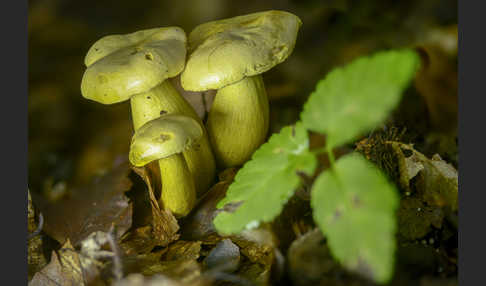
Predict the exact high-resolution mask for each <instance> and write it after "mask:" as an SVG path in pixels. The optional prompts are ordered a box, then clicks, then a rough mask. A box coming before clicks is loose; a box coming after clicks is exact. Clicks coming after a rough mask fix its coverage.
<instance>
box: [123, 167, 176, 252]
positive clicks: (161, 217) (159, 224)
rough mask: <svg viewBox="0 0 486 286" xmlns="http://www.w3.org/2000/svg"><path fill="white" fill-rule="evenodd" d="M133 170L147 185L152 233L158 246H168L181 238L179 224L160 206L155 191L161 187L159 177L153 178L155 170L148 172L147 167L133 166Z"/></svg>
mask: <svg viewBox="0 0 486 286" xmlns="http://www.w3.org/2000/svg"><path fill="white" fill-rule="evenodd" d="M151 166H153V165H151ZM132 169H133V171H135V173H137V175H139V176H140V177H141V178H142V179H143V181H144V182H145V184H146V185H147V189H148V192H149V197H150V205H151V208H152V233H153V236H154V238H155V239H156V245H160V246H167V245H169V243H171V242H172V241H175V240H177V239H178V238H179V234H177V231H178V230H179V224H178V223H177V220H176V218H175V217H174V216H173V215H172V213H171V212H170V211H169V210H164V209H161V208H160V206H159V203H158V200H157V198H156V196H155V193H154V189H157V185H159V186H160V183H159V184H157V176H152V174H155V172H154V171H153V169H148V170H147V168H145V167H141V168H139V167H135V166H132ZM152 178H156V179H155V180H154V179H152Z"/></svg>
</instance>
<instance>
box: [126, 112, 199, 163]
mask: <svg viewBox="0 0 486 286" xmlns="http://www.w3.org/2000/svg"><path fill="white" fill-rule="evenodd" d="M202 135H203V130H202V127H201V125H200V124H199V123H198V122H197V121H196V120H194V119H193V118H191V117H188V116H183V115H175V114H166V115H162V116H161V117H159V118H157V119H154V120H151V121H149V122H147V123H145V124H144V125H143V126H142V127H140V128H139V129H138V130H137V131H135V134H134V135H133V137H132V142H131V145H130V153H129V155H128V157H129V159H130V162H131V163H132V164H133V165H134V166H138V167H140V166H144V165H146V164H148V163H150V162H152V161H154V160H158V159H162V158H165V157H168V156H171V155H174V154H177V153H181V152H182V151H184V149H185V148H187V147H189V146H191V145H192V143H193V142H194V141H196V140H198V139H199V138H200V137H201V136H202Z"/></svg>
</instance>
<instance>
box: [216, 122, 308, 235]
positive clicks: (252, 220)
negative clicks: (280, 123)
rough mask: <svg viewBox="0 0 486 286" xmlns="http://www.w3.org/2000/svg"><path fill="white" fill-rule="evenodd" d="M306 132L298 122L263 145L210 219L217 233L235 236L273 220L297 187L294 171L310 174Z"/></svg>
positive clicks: (296, 176)
mask: <svg viewBox="0 0 486 286" xmlns="http://www.w3.org/2000/svg"><path fill="white" fill-rule="evenodd" d="M308 145H309V139H308V135H307V131H306V130H305V129H304V127H303V126H302V123H300V122H298V123H297V124H296V125H295V126H288V127H284V128H283V129H282V130H281V131H280V133H278V134H274V135H273V136H272V137H271V138H270V140H269V141H268V142H267V143H265V144H263V145H262V146H261V147H260V148H259V149H258V150H257V151H256V152H255V153H254V154H253V157H252V159H251V160H250V161H248V162H247V163H246V164H245V165H244V166H243V168H241V169H240V170H239V172H238V173H237V174H236V176H235V181H234V182H233V184H231V185H230V187H229V188H228V191H227V193H226V197H225V198H224V199H223V200H221V201H220V202H219V203H218V205H217V207H218V208H222V207H223V206H225V205H227V204H231V205H233V206H232V207H229V206H226V208H232V209H234V208H235V206H236V210H234V211H233V212H228V211H222V212H221V213H219V214H218V215H217V216H216V218H215V219H214V221H213V222H214V225H215V227H216V229H217V230H218V232H219V233H221V234H235V233H239V232H241V231H242V230H244V229H245V228H246V229H250V228H253V227H257V226H258V225H259V224H260V222H268V221H271V220H272V219H273V218H275V217H276V216H277V215H278V214H279V213H280V212H281V210H282V207H283V205H284V204H285V203H286V202H287V201H288V199H289V198H290V197H291V196H292V195H293V194H294V191H295V189H296V188H297V187H298V185H299V175H298V172H303V173H306V174H309V175H310V174H312V173H313V172H314V170H315V168H316V165H317V161H316V158H315V156H314V155H313V154H312V153H310V152H309V149H308Z"/></svg>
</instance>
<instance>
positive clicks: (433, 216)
mask: <svg viewBox="0 0 486 286" xmlns="http://www.w3.org/2000/svg"><path fill="white" fill-rule="evenodd" d="M397 216H398V232H399V233H400V235H401V236H403V237H404V238H406V239H410V240H415V239H418V238H421V237H424V236H425V235H426V234H427V233H428V232H429V231H430V230H431V226H435V227H436V228H440V227H441V226H442V221H443V219H444V212H443V211H442V210H441V208H438V207H431V206H427V205H425V204H424V203H423V202H422V201H421V200H420V199H418V198H403V199H402V200H401V201H400V207H399V209H398V213H397Z"/></svg>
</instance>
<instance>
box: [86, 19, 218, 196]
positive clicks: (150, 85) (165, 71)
mask: <svg viewBox="0 0 486 286" xmlns="http://www.w3.org/2000/svg"><path fill="white" fill-rule="evenodd" d="M185 57H186V35H185V33H184V31H183V30H182V29H181V28H178V27H168V28H155V29H149V30H142V31H138V32H135V33H132V34H126V35H111V36H106V37H103V38H101V39H100V40H98V41H97V42H96V43H94V44H93V46H92V47H91V48H90V49H89V51H88V53H87V55H86V58H85V64H86V66H87V70H86V72H85V74H84V76H83V79H82V82H81V92H82V94H83V96H84V97H85V98H87V99H90V100H94V101H97V102H100V103H103V104H113V103H118V102H122V101H125V100H128V99H130V104H131V112H132V120H133V125H134V129H135V130H138V129H139V128H140V127H141V126H143V125H144V124H145V123H146V122H148V121H150V120H153V119H156V118H158V117H159V116H160V115H162V114H182V115H187V116H190V117H192V118H194V119H195V120H197V121H198V122H199V123H200V124H201V126H203V123H202V121H201V119H200V118H199V117H198V116H197V114H196V112H195V111H194V109H193V108H192V107H191V106H190V104H189V103H188V102H187V101H186V100H185V99H184V98H183V97H182V96H181V95H180V94H179V93H178V92H177V90H176V89H175V88H174V87H173V86H172V84H171V83H170V81H169V80H167V79H168V78H171V77H175V76H176V75H178V74H179V73H180V72H181V71H182V70H183V68H184V64H185ZM203 129H204V127H203ZM184 157H185V159H186V161H187V164H188V166H189V170H190V172H191V174H192V175H193V176H194V178H195V182H196V188H197V191H198V193H203V192H205V191H206V190H208V189H209V187H210V185H211V183H212V181H213V178H214V176H215V161H214V156H213V153H212V150H211V147H210V145H209V139H208V136H207V132H206V130H204V135H203V136H202V137H201V138H200V140H199V141H198V142H196V143H195V144H194V145H193V147H192V148H189V149H187V150H185V151H184Z"/></svg>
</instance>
